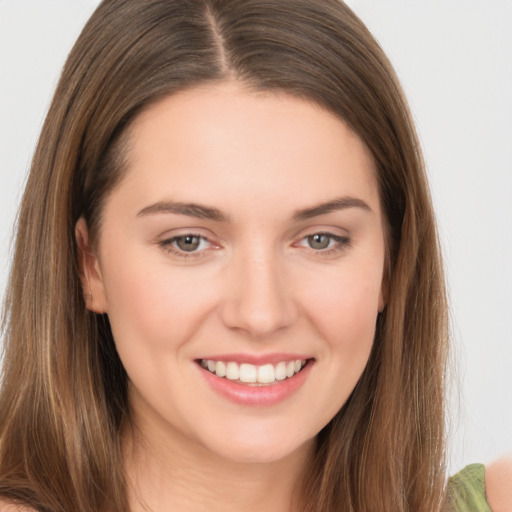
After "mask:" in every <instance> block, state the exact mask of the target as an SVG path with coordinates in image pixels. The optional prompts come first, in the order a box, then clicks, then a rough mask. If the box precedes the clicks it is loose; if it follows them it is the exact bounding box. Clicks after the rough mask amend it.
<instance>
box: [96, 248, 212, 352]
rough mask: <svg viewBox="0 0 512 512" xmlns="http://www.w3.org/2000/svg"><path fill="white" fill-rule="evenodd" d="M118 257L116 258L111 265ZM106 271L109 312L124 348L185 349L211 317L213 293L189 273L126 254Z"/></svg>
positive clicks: (116, 335)
mask: <svg viewBox="0 0 512 512" xmlns="http://www.w3.org/2000/svg"><path fill="white" fill-rule="evenodd" d="M112 260H114V261H115V258H113V259H111V261H112ZM118 261H122V263H120V264H119V265H115V266H114V265H112V266H111V267H110V268H108V269H105V276H106V278H105V281H104V282H105V292H106V300H107V314H108V316H109V320H110V323H111V326H112V332H113V335H114V338H115V340H116V344H117V345H118V348H119V349H121V346H122V345H128V344H129V347H130V350H132V349H134V348H135V347H136V346H137V345H141V348H148V349H149V348H152V349H155V348H156V349H158V348H161V349H162V350H165V349H168V348H169V347H170V346H171V345H172V346H173V348H175V349H176V348H177V347H179V346H180V345H181V344H182V343H184V342H185V341H186V340H187V339H189V338H190V337H191V336H192V335H193V332H194V329H195V328H196V327H197V326H198V325H199V324H200V321H201V318H202V317H203V316H204V315H205V314H207V312H208V310H209V307H210V303H211V293H206V290H207V289H206V288H201V287H200V286H198V284H199V283H198V282H197V280H196V279H190V275H189V274H187V273H186V272H185V273H184V272H179V271H171V270H170V269H169V268H168V267H165V266H164V268H162V264H161V262H159V264H158V263H156V262H153V264H152V262H151V261H148V258H147V257H146V258H142V257H137V255H133V256H132V257H131V258H130V256H128V255H124V257H123V259H122V260H118Z"/></svg>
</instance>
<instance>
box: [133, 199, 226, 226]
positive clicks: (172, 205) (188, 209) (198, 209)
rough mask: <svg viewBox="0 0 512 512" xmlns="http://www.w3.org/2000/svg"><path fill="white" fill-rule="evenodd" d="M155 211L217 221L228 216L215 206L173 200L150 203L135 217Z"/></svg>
mask: <svg viewBox="0 0 512 512" xmlns="http://www.w3.org/2000/svg"><path fill="white" fill-rule="evenodd" d="M156 213H174V214H178V215H187V216H189V217H196V218H197V219H208V220H214V221H217V222H227V221H228V217H227V216H226V215H225V214H224V213H222V212H221V211H220V210H218V209H217V208H212V207H210V206H203V205H200V204H195V203H177V202H174V201H160V202H158V203H155V204H152V205H151V206H146V208H143V209H142V210H141V211H140V212H139V213H137V217H143V216H145V215H151V214H156Z"/></svg>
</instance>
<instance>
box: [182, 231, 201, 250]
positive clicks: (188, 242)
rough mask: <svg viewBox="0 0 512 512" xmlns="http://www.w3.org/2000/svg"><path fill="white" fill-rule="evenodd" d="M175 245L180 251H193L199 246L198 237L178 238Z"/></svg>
mask: <svg viewBox="0 0 512 512" xmlns="http://www.w3.org/2000/svg"><path fill="white" fill-rule="evenodd" d="M177 244H178V247H179V248H180V249H181V250H182V251H188V252H191V251H195V250H196V249H197V248H198V246H199V237H198V236H194V235H188V236H182V237H180V238H178V240H177Z"/></svg>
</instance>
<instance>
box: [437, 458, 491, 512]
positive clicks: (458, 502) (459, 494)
mask: <svg viewBox="0 0 512 512" xmlns="http://www.w3.org/2000/svg"><path fill="white" fill-rule="evenodd" d="M447 511H448V512H492V510H491V507H490V506H489V503H487V498H486V495H485V466H484V465H483V464H470V465H469V466H466V467H465V468H464V469H463V470H462V471H459V472H458V473H457V474H456V475H454V476H452V477H451V478H450V480H449V481H448V507H447Z"/></svg>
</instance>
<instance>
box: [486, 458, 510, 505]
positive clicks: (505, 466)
mask: <svg viewBox="0 0 512 512" xmlns="http://www.w3.org/2000/svg"><path fill="white" fill-rule="evenodd" d="M485 491H486V494H487V501H488V502H489V505H490V506H491V508H492V510H493V512H511V511H512V455H511V456H508V457H504V458H502V459H499V460H497V461H495V462H493V463H491V464H489V465H487V466H486V468H485Z"/></svg>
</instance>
